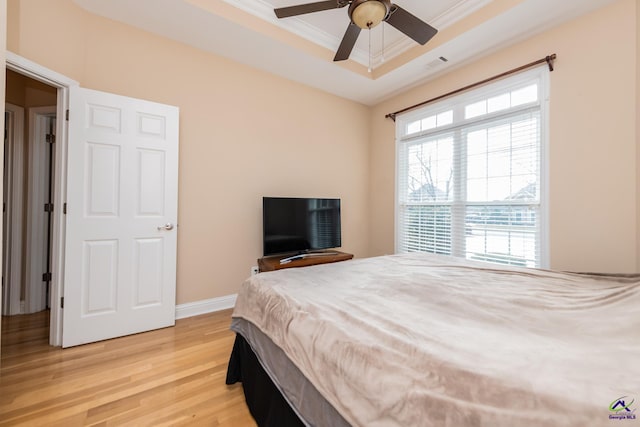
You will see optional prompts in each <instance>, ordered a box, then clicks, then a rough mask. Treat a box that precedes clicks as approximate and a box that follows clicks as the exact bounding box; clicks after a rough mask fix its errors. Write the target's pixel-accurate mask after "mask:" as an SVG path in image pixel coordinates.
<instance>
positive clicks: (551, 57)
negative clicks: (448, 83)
mask: <svg viewBox="0 0 640 427" xmlns="http://www.w3.org/2000/svg"><path fill="white" fill-rule="evenodd" d="M555 59H556V54H555V53H554V54H551V55H547V56H546V57H544V58H542V59H538V60H537V61H533V62H530V63H528V64H525V65H522V66H520V67H518V68H514V69H512V70H509V71H505V72H504V73H501V74H498V75H496V76H493V77H489V78H488V79H484V80H482V81H479V82H476V83H472V84H470V85H468V86H465V87H462V88H460V89H456V90H454V91H451V92H449V93H445V94H444V95H440V96H436V97H435V98H431V99H429V100H427V101H423V102H420V103H418V104H415V105H412V106H411V107H407V108H403V109H402V110H398V111H396V112H394V113H389V114H387V115H386V116H384V117H385V118H386V119H391V120H393V121H394V122H395V121H396V116H397V115H398V114H401V113H405V112H407V111H409V110H413V109H414V108H418V107H422V106H423V105H427V104H430V103H432V102H434V101H439V100H441V99H443V98H446V97H448V96H451V95H456V94H458V93H460V92H464V91H465V90H469V89H472V88H474V87H476V86H481V85H483V84H485V83H489V82H491V81H493V80H498V79H501V78H503V77H506V76H508V75H510V74H514V73H517V72H519V71H522V70H526V69H527V68H531V67H535V66H536V65H538V64H543V63H545V62H546V63H547V65H548V66H549V71H553V61H554V60H555Z"/></svg>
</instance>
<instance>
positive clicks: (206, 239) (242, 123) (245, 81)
mask: <svg viewBox="0 0 640 427" xmlns="http://www.w3.org/2000/svg"><path fill="white" fill-rule="evenodd" d="M51 22H55V23H56V27H57V28H56V31H54V32H51V33H50V34H48V35H47V37H46V40H43V39H42V34H43V33H42V30H41V29H42V28H43V27H47V26H50V24H51ZM45 42H46V43H45ZM7 44H8V49H9V50H10V51H13V52H15V53H17V54H19V55H21V56H24V57H26V58H28V59H30V60H32V61H35V62H37V63H39V64H41V65H43V66H45V67H48V68H50V69H52V70H55V71H57V72H59V73H61V74H64V75H66V76H68V77H70V78H72V79H74V80H77V81H79V82H80V84H81V86H83V87H87V88H91V89H97V90H102V91H107V92H113V93H117V94H121V95H127V96H132V97H138V98H143V99H149V100H152V101H156V102H162V103H167V104H171V105H176V106H179V107H180V172H179V177H180V184H179V221H178V222H179V238H178V289H177V292H178V295H177V302H178V304H182V303H187V302H192V301H199V300H203V299H208V298H214V297H219V296H223V295H229V294H233V293H236V292H237V290H238V287H239V285H240V283H241V282H242V281H243V280H244V279H245V278H246V277H247V276H248V275H249V270H250V267H251V266H252V265H255V264H256V258H257V257H259V256H260V255H261V251H262V247H261V245H262V235H261V228H262V217H261V208H262V206H261V203H262V199H261V197H262V196H263V195H265V196H268V195H273V196H276V195H277V196H313V197H340V198H341V199H342V204H343V206H342V208H343V216H342V220H343V248H344V250H345V251H349V252H352V253H354V254H355V255H356V256H359V257H362V256H367V255H368V248H369V242H368V235H367V233H368V230H369V222H368V215H367V208H368V194H369V188H368V186H369V177H368V167H369V165H368V150H369V148H368V143H369V115H368V109H367V108H366V107H364V106H362V105H360V104H357V103H354V102H350V101H346V100H344V99H341V98H339V97H336V96H333V95H328V94H326V93H323V92H320V91H317V90H315V89H311V88H308V87H306V86H303V85H300V84H297V83H294V82H291V81H288V80H284V79H282V78H279V77H276V76H273V75H271V74H267V73H264V72H261V71H257V70H255V69H252V68H249V67H247V66H244V65H241V64H238V63H235V62H232V61H229V60H227V59H224V58H221V57H218V56H215V55H211V54H208V53H205V52H203V51H200V50H197V49H194V48H191V47H188V46H185V45H183V44H180V43H177V42H173V41H170V40H167V39H164V38H160V37H157V36H155V35H152V34H150V33H146V32H143V31H140V30H137V29H134V28H132V27H128V26H125V25H122V24H118V23H115V22H112V21H109V20H106V19H102V18H100V17H97V16H94V15H91V14H88V13H85V12H84V11H83V10H82V9H80V8H78V7H76V6H75V4H74V3H73V2H72V1H71V0H46V1H43V0H19V1H18V0H9V29H8V39H7ZM52 46H55V49H54V48H52Z"/></svg>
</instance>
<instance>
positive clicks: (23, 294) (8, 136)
mask: <svg viewBox="0 0 640 427" xmlns="http://www.w3.org/2000/svg"><path fill="white" fill-rule="evenodd" d="M5 84H6V105H5V139H4V152H5V164H4V188H3V228H4V231H5V233H4V239H3V248H4V257H3V260H2V263H3V270H2V271H3V275H2V281H3V289H2V315H3V317H4V316H18V315H19V316H29V315H33V314H35V313H40V314H39V316H40V317H43V316H42V312H43V311H48V309H49V308H50V304H51V303H50V301H51V298H50V294H51V289H50V284H51V250H52V212H53V200H52V196H53V177H54V171H55V158H56V156H55V146H56V144H55V133H56V131H55V130H56V112H57V108H56V104H57V88H55V87H52V86H49V85H47V84H45V83H42V82H40V81H37V80H34V79H32V78H30V77H28V76H25V75H22V74H19V73H17V72H14V71H12V70H7V76H6V83H5ZM45 317H46V318H48V317H49V316H45Z"/></svg>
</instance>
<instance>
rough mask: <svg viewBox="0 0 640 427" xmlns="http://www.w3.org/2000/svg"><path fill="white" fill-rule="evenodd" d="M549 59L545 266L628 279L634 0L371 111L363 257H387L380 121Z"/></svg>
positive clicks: (632, 235)
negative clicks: (367, 233)
mask: <svg viewBox="0 0 640 427" xmlns="http://www.w3.org/2000/svg"><path fill="white" fill-rule="evenodd" d="M594 29H597V30H596V31H594ZM550 53H557V55H558V59H557V61H556V70H555V71H554V72H553V73H551V77H550V82H551V98H550V147H549V167H550V170H549V179H550V187H551V188H550V194H549V212H550V224H549V226H550V256H551V267H552V268H556V269H567V270H582V271H584V270H588V271H603V272H604V271H608V272H611V271H624V272H632V271H636V269H637V265H636V263H637V260H638V256H637V255H636V253H637V244H636V242H637V240H636V239H637V237H636V235H637V233H636V228H637V222H638V215H637V212H638V205H637V203H636V199H637V197H638V190H637V187H638V186H637V180H638V177H637V175H636V169H637V165H638V160H637V156H636V120H637V115H636V104H637V98H638V97H637V95H636V85H637V79H638V74H637V72H636V57H637V56H638V50H637V48H636V9H635V0H620V1H618V2H616V3H614V4H613V5H611V6H608V7H605V8H603V9H601V10H598V11H596V12H594V13H591V14H589V15H586V16H583V17H581V18H578V19H576V20H573V21H572V22H569V23H567V24H564V25H562V26H560V27H557V28H555V29H552V30H550V31H547V32H545V33H544V34H542V35H539V36H536V37H533V38H531V39H529V40H526V41H524V42H522V43H519V44H517V45H515V46H512V47H510V48H507V49H503V50H501V51H498V52H496V53H494V54H491V55H489V56H487V57H486V58H483V59H481V60H478V61H476V62H474V63H472V64H469V65H467V66H464V67H461V68H459V69H457V70H455V71H452V72H450V73H448V74H446V75H445V76H443V77H441V78H439V79H437V80H435V81H432V82H430V83H428V84H425V85H422V86H419V87H416V88H415V89H412V90H409V91H407V92H405V93H403V94H401V95H398V96H396V97H394V98H392V99H390V100H388V101H387V102H384V103H381V104H380V105H378V106H376V107H375V108H374V109H373V111H372V113H371V121H372V135H373V138H372V144H371V153H370V156H371V157H370V160H371V184H370V185H371V188H372V190H373V191H372V193H371V204H372V209H371V211H372V212H373V216H372V218H371V223H370V224H371V242H370V244H371V254H372V255H376V254H384V253H391V252H393V250H394V167H395V166H394V157H395V154H394V153H395V148H394V124H393V122H392V121H391V120H389V119H385V118H384V116H385V114H386V113H389V112H392V111H397V110H399V109H401V108H403V107H406V106H409V105H413V104H415V103H418V102H420V101H423V100H426V99H429V98H431V97H434V96H437V95H440V94H443V93H446V92H448V91H450V90H453V89H457V88H459V87H462V86H465V85H467V84H470V83H473V82H476V81H479V80H482V79H484V78H487V77H489V76H492V75H496V74H499V73H501V72H503V71H505V70H508V69H511V68H515V67H517V66H520V65H522V64H525V63H528V62H530V61H532V60H535V59H538V58H542V57H544V56H546V55H547V54H550Z"/></svg>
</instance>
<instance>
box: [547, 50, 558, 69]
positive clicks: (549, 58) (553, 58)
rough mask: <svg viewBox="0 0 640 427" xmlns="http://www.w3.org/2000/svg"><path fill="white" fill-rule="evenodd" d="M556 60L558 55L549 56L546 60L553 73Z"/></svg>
mask: <svg viewBox="0 0 640 427" xmlns="http://www.w3.org/2000/svg"><path fill="white" fill-rule="evenodd" d="M555 59H556V54H555V53H554V54H553V55H547V57H546V58H545V60H546V61H547V65H548V66H549V71H553V61H554V60H555Z"/></svg>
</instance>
